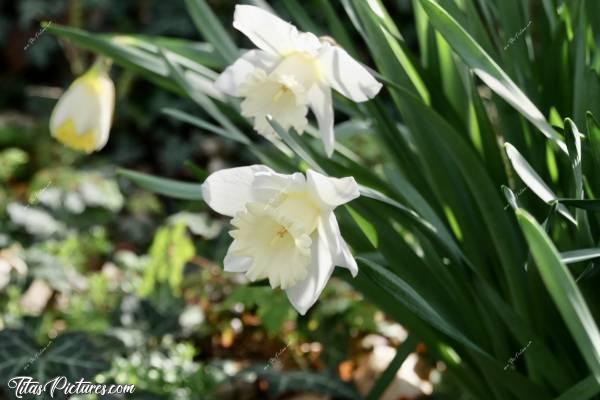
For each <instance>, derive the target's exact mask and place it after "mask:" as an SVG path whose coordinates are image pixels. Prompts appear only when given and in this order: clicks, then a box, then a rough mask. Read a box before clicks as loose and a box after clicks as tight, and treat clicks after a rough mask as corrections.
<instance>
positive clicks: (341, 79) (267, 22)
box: [216, 5, 381, 156]
mask: <svg viewBox="0 0 600 400" xmlns="http://www.w3.org/2000/svg"><path fill="white" fill-rule="evenodd" d="M233 26H234V27H235V28H236V29H237V30H239V31H240V32H242V33H243V34H244V35H246V36H247V37H248V38H249V39H250V40H251V41H252V42H253V43H254V44H255V45H256V46H257V47H258V48H259V50H250V51H248V52H247V53H245V54H244V55H243V56H242V57H240V58H239V59H237V60H236V61H235V62H234V63H233V64H232V65H231V66H229V67H228V68H227V69H226V70H225V71H224V72H223V73H222V74H221V75H220V76H219V78H218V79H217V81H216V86H217V88H219V89H220V90H221V91H223V92H224V93H226V94H229V95H231V96H235V97H242V98H243V101H242V103H241V111H242V115H244V116H245V117H249V118H254V128H255V129H256V130H257V131H258V132H259V133H260V134H262V135H264V136H267V137H273V136H274V135H275V132H274V130H273V128H272V127H271V126H270V124H269V123H268V119H270V118H272V119H273V120H275V121H277V122H278V123H279V124H280V125H281V126H282V127H283V128H284V129H289V128H291V127H293V128H294V129H295V130H296V131H297V132H298V133H302V132H303V131H304V129H305V128H306V125H307V124H308V121H307V119H306V114H307V113H308V109H309V108H310V109H311V110H312V112H313V114H314V115H315V117H316V119H317V123H318V125H319V130H320V132H321V136H322V139H323V143H324V145H325V150H326V152H327V154H328V155H330V156H331V154H332V153H333V147H334V144H335V138H334V132H333V125H334V117H333V103H332V99H331V89H332V88H333V89H335V90H337V91H338V92H340V93H341V94H342V95H344V96H346V97H348V98H349V99H351V100H353V101H355V102H363V101H367V100H369V99H371V98H373V97H375V95H376V94H377V93H378V92H379V90H380V89H381V84H380V83H379V82H377V81H376V80H375V78H373V76H372V75H371V74H370V73H369V71H367V70H366V69H365V68H364V67H363V66H362V65H361V64H359V63H358V62H357V61H356V60H354V59H353V58H352V57H350V55H349V54H348V53H347V52H346V51H345V50H344V49H342V48H340V47H338V46H335V45H331V43H329V41H328V40H319V38H317V37H316V36H315V35H313V34H312V33H305V32H298V30H297V29H296V27H295V26H293V25H291V24H289V23H287V22H285V21H283V20H282V19H280V18H278V17H276V16H275V15H273V14H271V13H269V12H267V11H264V10H262V9H261V8H258V7H254V6H247V5H238V6H236V8H235V14H234V17H233Z"/></svg>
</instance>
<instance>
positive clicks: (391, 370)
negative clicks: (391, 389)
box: [365, 335, 417, 400]
mask: <svg viewBox="0 0 600 400" xmlns="http://www.w3.org/2000/svg"><path fill="white" fill-rule="evenodd" d="M416 344H417V340H416V339H415V337H414V335H409V336H408V337H407V338H406V339H405V340H404V342H402V344H401V345H400V347H398V349H397V350H396V355H395V356H394V358H393V359H392V361H391V362H390V364H389V365H388V366H387V368H386V369H385V371H383V374H381V376H380V377H379V379H377V381H376V382H375V384H374V385H373V388H372V389H371V390H370V391H369V394H367V396H366V397H365V399H366V400H379V399H380V398H381V396H382V395H383V393H384V392H385V389H387V387H388V386H389V385H390V383H391V382H392V380H393V379H394V377H395V375H396V373H397V372H398V370H399V369H400V367H401V366H402V363H403V362H404V360H406V357H408V355H409V354H410V353H411V352H412V351H414V349H415V346H416Z"/></svg>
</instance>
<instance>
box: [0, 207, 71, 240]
mask: <svg viewBox="0 0 600 400" xmlns="http://www.w3.org/2000/svg"><path fill="white" fill-rule="evenodd" d="M6 211H7V212H8V216H9V218H10V220H11V222H12V223H14V224H15V225H20V226H22V227H24V228H25V230H26V231H27V232H28V233H29V234H31V235H38V236H43V237H47V236H51V235H53V234H55V233H58V232H62V231H64V230H65V229H66V227H65V225H64V224H63V223H62V222H59V221H57V220H55V219H54V218H53V217H52V216H51V215H50V214H48V213H47V212H46V211H43V210H40V209H36V208H30V207H29V206H23V205H21V204H19V203H9V204H8V206H7V207H6Z"/></svg>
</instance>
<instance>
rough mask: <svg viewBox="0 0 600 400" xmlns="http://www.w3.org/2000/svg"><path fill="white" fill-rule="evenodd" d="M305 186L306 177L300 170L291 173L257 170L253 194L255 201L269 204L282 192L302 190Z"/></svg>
mask: <svg viewBox="0 0 600 400" xmlns="http://www.w3.org/2000/svg"><path fill="white" fill-rule="evenodd" d="M305 188H306V178H305V177H304V175H303V174H302V173H300V172H295V173H293V174H291V175H288V174H280V173H277V172H272V171H271V172H259V173H257V174H256V176H255V178H254V183H253V195H254V197H255V200H256V201H259V202H263V203H266V204H269V202H271V201H273V200H275V199H276V196H277V195H279V194H282V193H287V192H294V191H302V190H304V189H305Z"/></svg>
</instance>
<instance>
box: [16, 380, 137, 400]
mask: <svg viewBox="0 0 600 400" xmlns="http://www.w3.org/2000/svg"><path fill="white" fill-rule="evenodd" d="M7 385H8V388H9V390H12V391H13V392H14V395H15V397H16V398H18V399H22V398H23V396H27V397H26V398H31V396H41V395H42V394H44V393H46V394H48V395H49V396H50V398H54V397H55V396H57V394H58V393H62V394H63V395H64V396H72V395H76V394H96V395H107V394H132V393H133V392H134V391H135V385H116V384H115V385H104V384H95V383H92V382H88V381H86V380H84V379H83V378H81V379H80V380H78V381H77V382H74V383H71V382H69V380H68V379H67V378H66V377H64V376H57V377H55V378H53V379H51V380H49V381H47V382H38V381H36V380H34V379H33V378H32V377H30V376H16V377H14V378H11V379H10V380H9V381H8V383H7Z"/></svg>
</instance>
